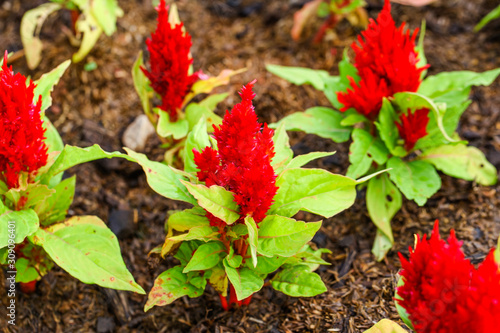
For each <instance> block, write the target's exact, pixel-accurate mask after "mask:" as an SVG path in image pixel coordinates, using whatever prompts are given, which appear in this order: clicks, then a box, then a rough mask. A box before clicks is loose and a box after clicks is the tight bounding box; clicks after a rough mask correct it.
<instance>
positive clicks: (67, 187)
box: [37, 176, 76, 226]
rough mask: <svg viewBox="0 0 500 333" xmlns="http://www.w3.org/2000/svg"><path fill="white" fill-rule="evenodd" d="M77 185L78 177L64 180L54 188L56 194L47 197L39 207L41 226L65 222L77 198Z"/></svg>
mask: <svg viewBox="0 0 500 333" xmlns="http://www.w3.org/2000/svg"><path fill="white" fill-rule="evenodd" d="M75 183H76V176H73V177H70V178H67V179H65V180H63V181H62V182H60V183H59V184H57V185H56V186H55V187H54V188H53V189H54V190H55V193H54V194H52V195H51V196H49V197H47V198H46V199H45V201H43V203H42V204H41V205H40V206H39V207H37V213H38V216H39V218H40V224H41V225H43V226H47V225H50V224H52V223H54V222H60V221H63V220H64V219H65V218H66V214H67V213H68V209H69V207H70V206H71V203H72V202H73V198H74V196H75Z"/></svg>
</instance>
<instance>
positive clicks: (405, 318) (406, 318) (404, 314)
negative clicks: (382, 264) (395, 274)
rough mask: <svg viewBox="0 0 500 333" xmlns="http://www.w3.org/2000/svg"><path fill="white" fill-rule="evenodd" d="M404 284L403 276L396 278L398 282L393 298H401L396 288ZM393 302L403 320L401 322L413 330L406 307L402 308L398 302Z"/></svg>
mask: <svg viewBox="0 0 500 333" xmlns="http://www.w3.org/2000/svg"><path fill="white" fill-rule="evenodd" d="M404 284H405V282H404V279H403V277H400V278H399V280H398V284H397V286H396V293H395V295H394V299H395V300H398V299H400V300H402V299H403V298H402V297H401V296H399V294H398V288H399V287H402V286H403V285H404ZM394 304H395V305H396V310H397V311H398V314H399V317H401V319H402V320H403V322H404V323H405V324H406V326H408V327H409V328H410V329H412V330H415V328H413V323H412V322H411V320H410V316H409V315H408V312H406V309H405V308H403V307H402V306H401V305H399V302H397V301H395V302H394Z"/></svg>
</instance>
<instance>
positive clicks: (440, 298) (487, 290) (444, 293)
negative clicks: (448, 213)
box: [396, 221, 500, 333]
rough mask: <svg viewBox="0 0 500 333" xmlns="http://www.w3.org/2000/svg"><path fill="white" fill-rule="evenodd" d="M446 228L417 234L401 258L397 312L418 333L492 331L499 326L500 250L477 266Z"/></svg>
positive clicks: (492, 252)
mask: <svg viewBox="0 0 500 333" xmlns="http://www.w3.org/2000/svg"><path fill="white" fill-rule="evenodd" d="M461 246H462V242H459V241H458V240H457V238H456V237H455V232H454V231H453V230H452V231H451V232H450V237H449V238H448V241H447V242H446V241H444V240H443V239H441V238H440V236H439V226H438V222H437V221H436V224H435V225H434V231H433V232H432V237H430V239H428V238H427V237H426V236H424V237H423V238H420V237H418V236H417V238H416V242H415V248H414V249H413V250H412V249H411V248H410V258H409V259H408V260H407V259H406V258H404V257H403V255H401V254H399V256H400V259H401V265H402V270H401V273H400V274H401V280H400V284H399V287H398V288H397V293H396V303H397V305H398V306H397V308H398V311H399V313H400V315H401V317H402V318H403V320H404V321H405V323H406V324H407V325H408V326H409V327H411V328H412V329H414V330H415V332H417V333H448V332H449V333H452V332H471V333H476V332H477V333H480V332H481V333H482V332H496V331H497V330H498V327H499V326H500V267H499V265H498V261H495V256H497V260H498V259H500V258H498V256H499V254H500V253H499V251H498V250H497V251H496V252H495V249H492V250H491V252H490V253H489V254H488V255H487V256H486V259H485V260H484V261H483V262H482V263H481V264H480V265H479V267H478V268H477V269H476V268H474V266H473V265H472V264H471V262H470V261H469V260H468V259H466V258H465V255H464V253H463V252H462V250H461V249H460V247H461Z"/></svg>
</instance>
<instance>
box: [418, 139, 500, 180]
mask: <svg viewBox="0 0 500 333" xmlns="http://www.w3.org/2000/svg"><path fill="white" fill-rule="evenodd" d="M419 159H420V160H421V161H424V162H427V163H430V164H432V165H434V166H435V167H436V169H438V170H440V171H442V172H443V173H445V174H447V175H448V176H452V177H456V178H462V179H465V180H471V181H472V180H473V181H477V182H478V183H479V184H481V185H486V186H490V185H495V184H496V183H497V170H496V169H495V167H494V166H493V165H492V164H491V163H489V162H488V160H487V159H486V157H485V156H484V154H483V152H482V151H480V150H479V149H477V148H476V147H467V146H466V145H464V144H457V145H443V146H439V147H436V148H431V149H429V150H426V151H424V153H423V154H422V155H420V156H419Z"/></svg>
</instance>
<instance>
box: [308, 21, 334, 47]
mask: <svg viewBox="0 0 500 333" xmlns="http://www.w3.org/2000/svg"><path fill="white" fill-rule="evenodd" d="M337 23H338V16H337V15H336V14H334V15H329V16H328V18H327V19H326V21H325V22H323V24H322V25H321V27H320V28H319V30H318V32H317V33H316V36H314V39H313V43H314V44H318V43H320V42H321V41H322V40H323V37H324V36H325V32H326V30H328V29H329V28H332V29H333V28H334V27H335V26H336V25H337Z"/></svg>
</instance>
